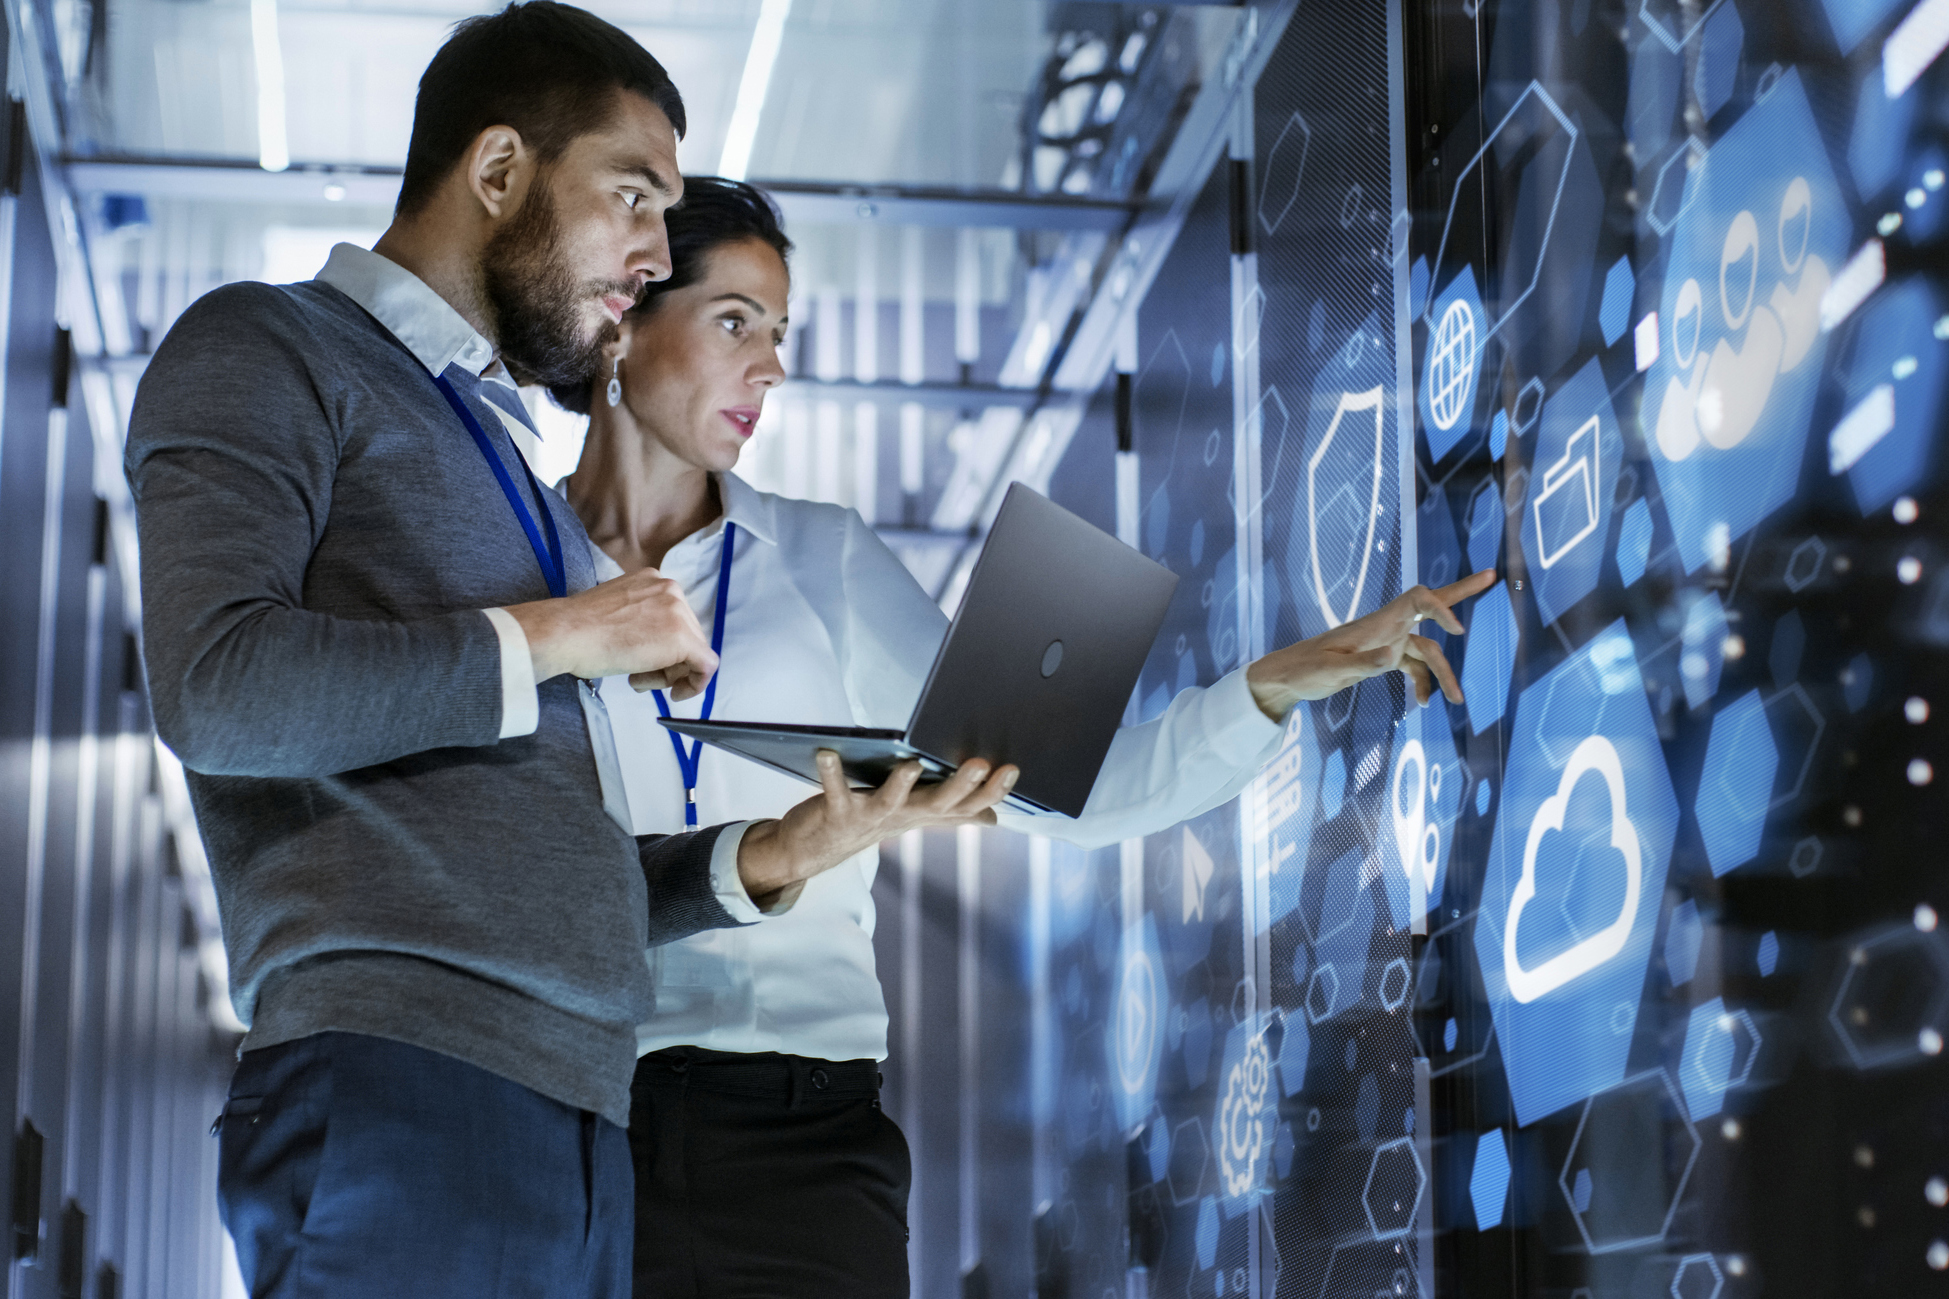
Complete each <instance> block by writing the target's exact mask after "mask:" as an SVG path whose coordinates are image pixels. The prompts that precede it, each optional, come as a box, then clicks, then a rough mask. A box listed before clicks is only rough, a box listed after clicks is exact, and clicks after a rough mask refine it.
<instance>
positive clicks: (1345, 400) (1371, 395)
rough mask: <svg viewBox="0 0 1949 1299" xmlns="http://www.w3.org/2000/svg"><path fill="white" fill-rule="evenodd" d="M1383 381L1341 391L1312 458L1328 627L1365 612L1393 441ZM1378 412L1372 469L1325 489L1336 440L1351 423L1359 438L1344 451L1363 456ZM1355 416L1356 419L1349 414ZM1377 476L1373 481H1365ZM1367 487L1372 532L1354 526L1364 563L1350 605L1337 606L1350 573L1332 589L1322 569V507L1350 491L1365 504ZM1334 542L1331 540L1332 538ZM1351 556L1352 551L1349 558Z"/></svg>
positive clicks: (1312, 545) (1317, 582)
mask: <svg viewBox="0 0 1949 1299" xmlns="http://www.w3.org/2000/svg"><path fill="white" fill-rule="evenodd" d="M1381 393H1382V387H1381V385H1378V384H1376V385H1375V386H1374V387H1372V388H1369V389H1368V390H1367V391H1365V392H1345V393H1341V394H1340V404H1339V406H1338V407H1337V408H1336V409H1335V410H1334V412H1333V419H1332V422H1330V423H1329V424H1328V425H1327V426H1326V433H1325V435H1324V436H1323V437H1321V438H1320V445H1319V447H1318V449H1317V450H1315V451H1314V452H1313V455H1312V458H1311V459H1309V460H1308V461H1307V462H1306V542H1307V548H1308V549H1309V550H1310V551H1311V552H1312V556H1313V594H1314V596H1315V598H1317V599H1318V600H1319V604H1320V612H1321V613H1322V614H1324V615H1325V616H1326V625H1327V626H1328V627H1338V626H1340V625H1341V624H1342V623H1345V622H1350V621H1352V620H1353V618H1355V617H1356V616H1357V615H1358V614H1359V612H1360V598H1361V596H1362V595H1364V594H1365V593H1366V590H1367V569H1368V565H1369V564H1370V563H1371V562H1372V560H1373V557H1374V529H1375V527H1376V525H1377V524H1378V523H1379V521H1380V514H1381V510H1380V504H1381V472H1382V460H1383V457H1384V456H1385V454H1386V450H1387V441H1386V429H1385V423H1386V418H1387V411H1386V408H1385V407H1383V406H1382V404H1381ZM1369 411H1372V412H1373V416H1374V450H1373V456H1372V465H1371V472H1370V473H1363V472H1361V471H1360V470H1358V469H1356V470H1355V471H1354V473H1353V474H1352V475H1351V480H1350V481H1348V482H1343V483H1337V484H1336V483H1331V482H1329V483H1328V484H1327V486H1326V491H1325V492H1324V493H1322V490H1321V484H1320V481H1319V479H1320V462H1321V461H1323V460H1325V459H1326V454H1327V452H1328V451H1329V450H1331V449H1332V447H1333V442H1334V439H1335V438H1337V437H1339V436H1340V433H1341V425H1342V424H1343V423H1345V424H1347V425H1348V426H1349V427H1348V428H1347V430H1346V436H1347V437H1348V438H1350V439H1352V440H1353V446H1352V447H1351V448H1349V449H1348V450H1347V451H1346V452H1344V453H1343V455H1352V456H1358V455H1360V454H1361V453H1362V452H1364V451H1365V450H1366V430H1367V412H1369ZM1349 415H1351V416H1352V419H1351V420H1350V419H1349V418H1348V417H1349ZM1356 463H1357V462H1356ZM1368 477H1371V483H1368V482H1362V481H1361V479H1363V478H1368ZM1363 487H1366V488H1367V489H1368V491H1367V502H1366V510H1365V513H1366V516H1367V527H1366V536H1365V537H1364V538H1362V537H1361V536H1360V531H1361V529H1360V526H1359V524H1358V523H1356V524H1355V525H1354V527H1353V530H1352V531H1353V534H1354V535H1353V536H1351V537H1349V538H1348V539H1347V540H1348V542H1349V543H1350V544H1351V543H1356V542H1357V543H1358V545H1359V549H1360V562H1359V564H1358V566H1357V567H1356V568H1355V570H1354V576H1353V590H1352V591H1351V592H1350V593H1348V595H1347V598H1346V603H1345V606H1344V608H1335V607H1334V602H1333V597H1332V595H1331V593H1330V592H1331V590H1333V589H1337V588H1338V587H1339V586H1341V585H1342V584H1343V582H1344V581H1345V578H1344V576H1342V577H1339V578H1336V579H1335V581H1334V582H1333V583H1332V585H1331V587H1329V585H1328V583H1327V580H1326V577H1325V575H1324V574H1323V573H1322V572H1321V570H1320V511H1321V510H1322V509H1323V508H1325V507H1328V506H1330V505H1331V504H1332V503H1333V501H1334V500H1335V499H1336V498H1337V497H1338V496H1339V495H1340V493H1341V492H1343V491H1350V492H1351V494H1352V497H1353V503H1354V505H1355V506H1356V507H1358V505H1359V498H1360V489H1361V488H1363ZM1332 540H1334V539H1333V538H1329V541H1332ZM1349 558H1351V555H1350V556H1349Z"/></svg>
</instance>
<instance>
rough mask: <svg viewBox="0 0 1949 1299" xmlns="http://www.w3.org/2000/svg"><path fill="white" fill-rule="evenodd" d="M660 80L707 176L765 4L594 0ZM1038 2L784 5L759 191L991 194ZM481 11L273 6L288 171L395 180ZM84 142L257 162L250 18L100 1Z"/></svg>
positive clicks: (1036, 25) (1037, 58) (240, 7)
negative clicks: (826, 183) (96, 98)
mask: <svg viewBox="0 0 1949 1299" xmlns="http://www.w3.org/2000/svg"><path fill="white" fill-rule="evenodd" d="M589 7H590V8H591V9H592V10H594V11H595V12H597V13H599V14H601V15H602V16H603V17H605V18H608V19H610V20H611V21H612V22H615V23H616V24H618V25H619V26H621V27H623V28H624V29H625V30H627V31H629V32H630V33H631V34H632V35H634V36H635V37H636V38H637V39H638V40H640V41H641V42H642V43H643V44H644V46H645V47H646V48H648V49H649V50H650V51H651V52H652V53H653V54H655V55H656V56H657V57H658V59H660V60H661V61H662V62H663V63H664V65H665V66H666V67H667V68H668V69H669V70H670V73H671V76H672V78H673V79H674V80H675V81H676V83H677V85H678V88H679V89H680V90H681V91H682V92H683V94H684V99H685V102H686V105H687V107H688V110H689V115H690V123H691V129H690V133H689V135H688V137H687V138H686V140H685V141H684V144H683V147H682V149H681V151H680V158H681V161H682V163H683V165H684V167H685V169H686V170H690V171H714V170H716V168H717V166H718V161H719V157H720V154H721V151H722V148H723V143H724V134H725V128H726V126H727V124H728V122H729V120H730V117H731V110H732V106H733V103H734V102H735V99H736V96H737V88H738V83H739V79H740V76H741V74H742V72H743V68H744V61H745V55H746V52H747V51H748V49H749V46H750V43H751V35H752V30H753V28H754V25H755V24H756V21H757V16H758V11H759V8H760V0H621V2H618V0H600V2H598V3H594V4H591V5H590V6H589ZM1046 8H1047V3H1046V0H979V3H971V2H970V0H797V2H796V3H795V4H794V5H793V7H792V11H791V14H790V17H789V18H788V20H787V22H786V25H785V33H784V39H783V43H782V46H781V48H780V52H779V57H778V61H777V65H776V68H775V70H774V73H773V76H772V81H771V85H770V92H769V94H768V96H767V98H766V101H765V112H764V115H763V117H762V118H761V119H760V125H759V130H758V139H757V145H756V148H755V150H754V152H753V157H752V164H751V168H750V174H751V175H752V176H753V177H754V178H771V179H817V180H839V181H858V182H879V183H888V182H909V183H927V184H961V185H992V184H994V183H995V182H996V181H997V180H998V179H999V178H1000V176H1001V173H1002V168H1003V166H1004V165H1005V162H1006V160H1007V158H1008V156H1009V153H1010V152H1011V150H1012V149H1013V148H1014V146H1015V141H1016V134H1017V122H1018V118H1019V115H1020V111H1021V104H1022V100H1023V97H1024V95H1025V93H1026V92H1027V91H1028V89H1029V87H1030V85H1031V84H1032V82H1033V81H1034V79H1035V77H1036V75H1037V73H1038V71H1039V69H1040V67H1041V63H1042V60H1043V59H1044V58H1045V57H1046V53H1047V49H1048V36H1047V33H1046V27H1045V11H1046ZM481 11H483V7H481V6H477V5H474V4H467V3H458V4H441V3H439V0H412V2H411V3H384V2H378V3H373V2H369V0H347V2H345V3H332V2H331V0H286V2H285V3H282V4H280V5H279V6H278V36H279V40H280V43H281V46H282V50H283V55H284V59H283V62H284V71H285V81H286V118H287V121H288V123H289V126H288V136H289V145H290V156H291V158H292V159H293V160H294V161H295V162H300V163H303V162H326V163H365V164H380V165H394V166H397V165H399V164H400V163H402V162H403V161H404V159H405V154H406V144H407V139H408V136H409V134H410V131H411V126H412V111H413V97H414V93H415V90H416V88H417V85H418V81H419V76H420V73H421V71H422V70H423V69H424V68H425V66H426V63H427V60H428V59H429V58H431V57H432V54H433V52H434V50H436V49H437V48H438V47H439V44H440V42H441V40H442V39H443V38H444V37H445V34H446V32H447V30H448V28H449V27H451V25H452V24H453V23H454V22H455V21H457V20H458V19H460V18H463V17H466V16H467V15H469V14H471V13H475V12H481ZM107 31H108V40H107V46H106V49H105V50H103V51H101V55H102V71H103V72H104V73H105V74H106V75H105V78H104V80H103V82H102V83H101V84H100V86H99V90H100V92H101V102H102V103H103V104H104V106H105V108H104V111H103V113H102V118H103V120H101V121H100V122H98V123H97V124H96V127H95V130H94V135H95V137H96V140H95V145H96V148H97V149H99V150H100V151H102V152H108V153H120V154H169V155H179V156H200V157H235V158H255V157H256V156H257V151H258V139H257V99H256V96H257V86H256V74H255V70H254V65H253V58H252V43H251V11H250V6H249V4H248V3H243V2H240V0H200V2H199V0H188V2H185V0H109V12H108V23H107Z"/></svg>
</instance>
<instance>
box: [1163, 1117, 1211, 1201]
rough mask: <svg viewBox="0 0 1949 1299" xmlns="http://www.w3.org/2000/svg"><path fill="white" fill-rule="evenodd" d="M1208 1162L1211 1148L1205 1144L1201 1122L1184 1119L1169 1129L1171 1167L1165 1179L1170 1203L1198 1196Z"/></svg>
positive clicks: (1203, 1126)
mask: <svg viewBox="0 0 1949 1299" xmlns="http://www.w3.org/2000/svg"><path fill="white" fill-rule="evenodd" d="M1210 1162H1211V1147H1210V1146H1208V1145H1207V1144H1206V1143H1205V1125H1204V1124H1203V1123H1201V1122H1199V1121H1198V1120H1197V1119H1186V1120H1185V1121H1184V1122H1182V1123H1180V1124H1178V1125H1177V1126H1176V1127H1175V1128H1172V1129H1171V1166H1170V1169H1169V1170H1168V1171H1167V1172H1166V1174H1165V1178H1164V1184H1165V1186H1166V1187H1167V1188H1168V1189H1169V1190H1170V1192H1171V1203H1173V1204H1176V1205H1180V1206H1182V1205H1186V1204H1189V1203H1191V1201H1193V1200H1195V1199H1197V1198H1198V1194H1199V1192H1201V1191H1202V1190H1203V1189H1204V1184H1205V1167H1206V1166H1207V1165H1208V1164H1209V1163H1210Z"/></svg>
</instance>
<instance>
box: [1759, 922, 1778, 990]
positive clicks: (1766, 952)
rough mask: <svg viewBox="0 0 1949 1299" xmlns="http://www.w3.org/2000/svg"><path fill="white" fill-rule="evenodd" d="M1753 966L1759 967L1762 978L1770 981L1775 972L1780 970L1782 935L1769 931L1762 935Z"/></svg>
mask: <svg viewBox="0 0 1949 1299" xmlns="http://www.w3.org/2000/svg"><path fill="white" fill-rule="evenodd" d="M1753 964H1755V965H1757V966H1759V971H1760V977H1761V978H1762V979H1770V978H1772V977H1773V971H1775V970H1777V969H1779V968H1780V935H1779V934H1778V933H1776V932H1775V931H1773V930H1771V929H1769V930H1767V931H1766V932H1765V933H1763V934H1761V935H1760V941H1759V949H1758V950H1757V951H1756V952H1755V953H1754V954H1753Z"/></svg>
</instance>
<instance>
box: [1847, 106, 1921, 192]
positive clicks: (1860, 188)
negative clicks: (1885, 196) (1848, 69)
mask: <svg viewBox="0 0 1949 1299" xmlns="http://www.w3.org/2000/svg"><path fill="white" fill-rule="evenodd" d="M1887 87H1888V82H1887V80H1886V78H1883V77H1863V78H1862V79H1861V95H1860V97H1859V98H1858V99H1856V100H1855V101H1854V128H1853V130H1852V132H1851V133H1850V134H1849V136H1848V149H1847V163H1848V170H1849V171H1851V172H1853V173H1854V187H1855V190H1856V192H1857V193H1859V194H1860V195H1861V196H1862V197H1864V198H1870V197H1872V196H1874V195H1876V194H1879V193H1880V192H1881V191H1883V190H1885V189H1887V188H1888V187H1889V186H1890V185H1893V184H1894V183H1895V178H1896V177H1898V176H1900V175H1901V171H1902V157H1903V155H1904V154H1906V153H1907V152H1908V133H1909V129H1910V127H1912V126H1913V125H1914V122H1915V106H1916V103H1917V97H1916V96H1914V95H1899V96H1897V97H1896V98H1894V99H1890V98H1888V89H1887Z"/></svg>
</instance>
